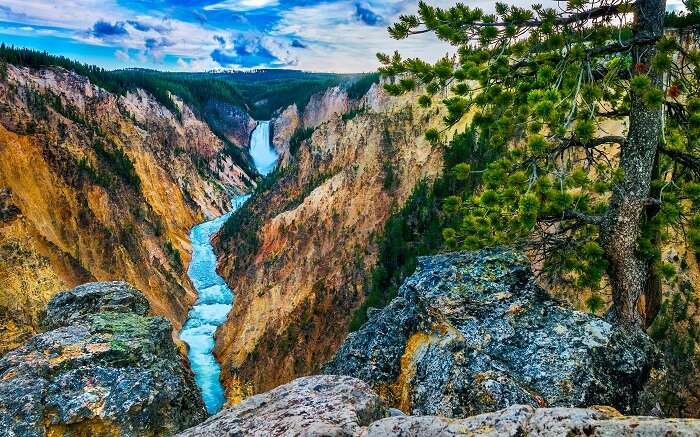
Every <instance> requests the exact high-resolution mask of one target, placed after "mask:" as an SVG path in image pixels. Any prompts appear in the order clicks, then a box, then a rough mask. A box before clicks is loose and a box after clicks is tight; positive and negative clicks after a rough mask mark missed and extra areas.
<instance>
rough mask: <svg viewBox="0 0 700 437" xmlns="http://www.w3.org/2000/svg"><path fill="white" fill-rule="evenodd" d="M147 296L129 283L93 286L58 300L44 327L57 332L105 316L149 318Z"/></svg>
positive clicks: (51, 303)
mask: <svg viewBox="0 0 700 437" xmlns="http://www.w3.org/2000/svg"><path fill="white" fill-rule="evenodd" d="M149 309H150V306H149V304H148V300H146V298H145V297H144V295H143V294H142V293H141V292H140V291H138V290H137V289H135V288H134V287H132V286H131V285H129V284H127V283H126V282H118V281H115V282H90V283H87V284H83V285H80V286H78V287H75V288H74V289H72V290H68V291H64V292H62V293H59V294H57V295H56V296H54V297H53V298H52V299H51V300H50V301H49V304H48V306H47V310H46V317H45V318H44V323H43V326H44V327H45V328H46V329H57V328H59V327H61V326H68V325H74V324H79V323H81V321H82V320H85V319H86V318H88V317H90V316H92V315H94V314H99V313H102V312H113V313H134V314H137V315H139V316H145V315H146V314H148V310H149Z"/></svg>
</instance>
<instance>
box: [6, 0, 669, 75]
mask: <svg viewBox="0 0 700 437" xmlns="http://www.w3.org/2000/svg"><path fill="white" fill-rule="evenodd" d="M515 2H516V3H520V4H526V3H530V1H529V0H515ZM669 2H670V3H680V0H669ZM431 3H432V4H435V5H438V6H443V7H445V6H450V5H452V4H454V3H455V1H449V0H432V1H431ZM466 3H467V4H468V5H470V6H481V7H482V8H484V9H486V10H489V9H491V8H492V7H493V4H494V2H492V1H488V0H470V1H466ZM541 3H543V4H544V5H545V6H548V5H549V3H552V5H554V3H555V2H554V1H542V2H541ZM417 4H418V0H383V1H381V0H0V41H2V42H4V43H6V44H11V45H16V46H23V47H30V48H34V49H40V50H47V51H49V52H51V53H56V54H61V55H65V56H69V57H71V58H75V59H78V60H80V61H83V62H87V63H94V64H98V65H101V66H103V67H105V68H123V67H144V68H157V69H161V70H178V71H207V70H212V69H222V68H236V69H247V68H261V67H266V68H297V69H303V70H310V71H335V72H361V71H371V70H374V69H375V68H376V67H377V61H376V58H375V56H374V55H375V53H376V52H378V51H383V52H392V51H394V50H399V51H401V52H402V53H403V54H404V55H408V56H420V57H422V58H426V59H429V60H434V59H437V58H439V57H441V56H443V55H444V54H445V53H446V52H447V50H448V47H447V46H445V45H444V44H442V43H440V42H438V41H437V40H436V39H435V38H434V37H432V36H430V35H420V36H417V37H413V38H410V39H408V40H405V41H394V40H391V39H390V38H389V36H388V34H387V32H386V27H387V25H388V24H390V23H392V22H393V21H394V20H396V18H398V16H399V15H401V14H407V13H414V12H415V11H416V9H417Z"/></svg>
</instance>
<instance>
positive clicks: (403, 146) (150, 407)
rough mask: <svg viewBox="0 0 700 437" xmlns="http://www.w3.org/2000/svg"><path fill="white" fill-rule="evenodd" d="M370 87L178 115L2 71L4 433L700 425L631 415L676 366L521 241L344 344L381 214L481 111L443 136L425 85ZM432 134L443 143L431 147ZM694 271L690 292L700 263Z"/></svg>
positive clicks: (378, 317)
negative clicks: (569, 291) (262, 107)
mask: <svg viewBox="0 0 700 437" xmlns="http://www.w3.org/2000/svg"><path fill="white" fill-rule="evenodd" d="M352 80H354V79H352ZM352 83H353V82H352V81H350V82H348V83H343V84H342V85H335V84H334V85H333V86H330V87H328V88H326V89H323V90H321V91H320V92H316V93H314V94H311V95H310V96H309V98H308V99H302V100H303V102H299V101H294V100H295V99H292V98H289V99H287V100H286V101H285V104H284V105H283V106H282V107H280V108H277V109H276V110H274V111H273V112H272V117H271V119H270V120H269V121H261V120H255V119H253V117H252V116H251V115H249V114H252V113H254V112H255V111H256V109H255V108H253V107H250V106H246V105H243V104H240V103H236V104H234V103H232V102H230V101H222V100H217V98H216V97H215V96H210V97H209V98H210V100H209V101H208V102H207V103H206V104H197V105H195V104H193V103H192V101H189V103H188V101H187V100H184V99H182V98H180V97H178V96H177V95H176V94H174V93H170V92H168V93H167V99H166V100H165V101H164V100H163V96H160V97H156V96H155V95H154V94H152V93H150V92H149V91H147V90H145V89H140V88H135V89H131V90H128V91H125V92H123V93H121V94H120V93H115V92H108V91H106V90H105V89H103V88H101V87H99V86H97V85H95V84H94V83H91V81H90V80H89V79H87V78H86V77H83V76H80V75H78V74H76V73H75V72H71V71H69V70H66V69H63V68H58V67H44V68H27V67H22V66H15V65H11V64H10V65H7V77H6V78H5V79H3V80H2V81H0V356H4V357H3V358H2V360H0V425H3V426H4V427H6V428H7V429H10V427H15V429H16V430H17V431H15V432H17V433H18V435H23V434H22V433H23V432H24V433H25V434H26V433H27V432H28V431H27V430H32V433H34V431H36V430H39V431H36V432H35V433H34V434H32V433H28V434H26V435H54V434H51V433H52V432H54V433H55V435H64V434H66V433H72V434H73V435H91V433H93V434H94V435H173V434H175V433H177V432H183V435H185V436H186V435H193V436H194V435H211V433H232V434H234V435H236V433H238V434H245V433H255V432H267V431H269V430H273V431H274V433H276V434H279V435H283V434H285V433H293V432H305V431H307V430H311V431H309V432H308V433H309V434H312V435H313V434H314V433H316V435H326V434H328V433H330V434H331V435H391V434H392V433H395V432H398V430H401V432H405V435H424V434H425V433H428V434H429V435H432V434H430V433H433V434H434V435H465V434H468V433H469V432H474V433H475V434H477V435H478V434H479V433H480V432H482V431H483V430H484V429H485V428H484V427H487V428H488V429H490V430H494V429H495V430H496V431H494V432H501V431H503V432H511V431H512V432H514V433H517V432H521V433H523V432H532V433H534V434H535V435H537V432H540V431H541V432H542V435H552V433H554V431H552V429H557V430H565V431H569V432H571V433H572V434H573V435H578V434H576V433H584V432H587V431H586V430H589V429H594V430H596V432H599V433H600V434H601V435H606V433H608V434H607V435H614V433H615V432H622V431H624V432H630V433H634V432H636V431H634V430H635V429H636V428H638V427H639V429H642V430H643V429H651V430H654V431H659V432H667V431H668V432H678V433H680V435H683V433H692V432H696V431H697V429H698V424H697V423H696V422H694V421H687V422H682V421H679V422H676V421H673V420H670V421H664V420H657V419H652V418H647V417H641V418H640V417H636V416H633V415H636V414H649V413H650V412H655V411H656V410H655V409H654V407H655V402H656V401H657V398H656V397H655V396H656V395H655V393H654V392H653V384H654V383H656V381H658V380H659V379H660V378H661V377H662V376H663V375H664V372H665V369H664V366H663V364H662V362H661V358H660V355H659V351H658V350H657V349H656V347H655V345H654V344H653V342H652V341H651V339H650V338H649V337H648V336H646V335H645V334H642V333H641V332H640V333H639V335H637V336H625V335H623V334H621V333H620V332H619V331H617V330H616V329H614V328H613V325H611V324H610V323H608V322H607V321H605V320H604V319H602V318H599V317H597V316H596V315H591V314H588V313H587V312H584V311H581V310H582V309H584V308H583V307H582V305H581V303H580V300H579V302H578V305H577V310H574V309H572V308H569V307H566V305H563V304H562V302H561V301H560V299H559V298H560V297H562V296H565V293H564V292H559V291H558V290H550V289H547V290H545V289H544V288H543V285H542V284H541V283H540V282H538V281H537V280H535V278H534V277H533V276H532V275H533V274H532V272H533V270H534V271H537V266H535V268H534V269H533V268H532V267H531V266H530V264H529V262H528V260H527V258H526V257H525V256H523V255H522V254H520V253H516V252H513V251H511V250H510V249H507V248H495V249H489V250H483V251H480V252H470V253H453V254H443V255H439V256H434V257H429V258H420V259H419V260H418V261H417V262H416V273H415V274H413V276H411V277H410V278H407V279H406V280H405V281H404V282H403V286H401V288H400V289H399V290H398V294H397V296H396V297H395V298H393V299H392V300H391V301H390V302H389V303H388V305H387V306H386V307H385V308H383V309H375V308H369V309H368V310H367V321H366V323H364V324H363V325H362V326H361V327H360V329H359V330H357V331H356V332H354V333H350V323H351V320H353V315H354V314H355V313H356V311H357V310H358V308H360V307H361V305H362V304H363V302H365V300H366V299H367V296H368V290H369V288H370V286H371V281H372V272H373V269H374V268H375V267H376V266H377V261H378V258H379V250H380V247H379V246H380V241H381V239H382V236H383V234H384V232H385V226H386V225H387V222H388V221H389V220H390V219H391V218H392V217H393V216H395V215H396V213H397V212H398V211H401V210H402V208H403V207H404V205H405V204H406V202H407V201H408V200H409V199H410V198H411V196H412V194H413V193H414V190H415V188H416V186H418V185H420V184H421V183H423V182H425V183H426V184H430V183H431V182H433V181H435V180H437V179H439V178H440V177H442V176H443V175H445V174H446V173H449V172H448V171H447V170H451V169H450V168H449V166H448V165H447V162H446V160H447V158H446V157H445V156H446V155H445V152H446V148H447V147H448V143H449V142H450V140H451V139H453V138H455V137H456V135H457V134H458V133H461V132H464V131H465V130H466V128H467V123H468V122H470V121H471V116H472V114H468V115H467V116H465V117H464V118H463V119H462V120H460V121H459V122H458V123H456V124H455V125H453V126H451V127H450V128H449V129H444V119H445V117H448V116H449V114H448V113H447V110H446V109H445V108H444V107H443V106H442V105H439V104H433V105H432V106H430V105H422V104H419V103H418V101H417V97H418V95H419V93H418V91H416V92H410V93H407V94H405V95H403V96H399V97H397V96H390V95H389V94H388V93H387V91H386V89H385V87H384V85H390V86H391V85H393V84H394V81H393V79H382V80H381V81H375V82H372V83H368V85H367V87H366V88H363V89H362V92H359V93H358V92H357V90H354V91H353V92H351V91H350V88H351V87H352ZM443 97H445V96H440V95H436V96H435V97H434V98H433V100H434V102H433V103H438V102H439V101H440V100H442V98H443ZM168 102H170V103H168ZM433 128H434V129H440V130H441V135H443V141H430V140H429V139H428V138H426V135H425V133H426V131H427V130H430V129H433ZM416 214H427V212H425V211H422V210H421V211H417V212H416ZM407 232H410V229H409V230H408V231H407ZM674 250H675V248H673V247H664V249H663V256H664V257H665V258H669V259H670V257H672V256H673V253H675V252H674ZM683 250H685V248H683ZM685 270H688V271H689V272H690V273H687V272H685V271H683V272H681V275H679V276H680V277H681V278H682V279H683V280H685V276H683V275H690V276H692V277H691V278H690V279H688V281H689V282H693V281H694V280H695V279H696V278H697V265H696V264H695V263H693V264H692V265H690V266H688V267H686V268H685ZM109 281H125V282H109ZM695 282H697V281H696V280H695ZM85 283H87V284H86V285H82V286H81V284H85ZM129 284H131V285H129ZM74 287H76V288H74ZM68 289H70V290H68ZM63 290H68V291H63ZM664 291H665V292H667V291H668V290H664ZM551 296H554V297H551ZM574 303H576V302H574ZM552 333H555V334H556V336H555V335H553V334H552ZM620 357H622V358H620ZM95 363H96V364H95ZM32 366H36V367H37V369H33V368H32ZM149 369H153V370H154V372H155V373H154V374H155V375H156V376H154V377H151V374H150V373H149ZM123 375H127V376H123ZM314 375H315V376H314ZM139 378H142V379H143V380H144V381H146V384H145V386H140V385H139V383H138V380H139ZM32 379H37V380H39V381H40V382H39V383H37V384H35V385H32V384H30V383H29V381H31V380H32ZM122 380H127V382H128V384H126V385H123V384H120V383H119V381H122ZM129 384H131V385H129ZM161 386H162V387H161ZM163 387H165V388H163ZM62 391H65V392H66V393H68V394H67V395H65V396H64V395H58V394H56V393H60V392H62ZM132 391H133V393H132ZM166 392H167V393H166ZM95 393H96V394H95ZM25 395H26V396H25ZM62 396H63V397H62ZM69 398H70V399H69ZM114 399H120V400H124V402H126V403H127V404H128V403H129V402H131V404H133V405H138V408H136V409H135V410H133V411H132V410H128V411H127V410H122V409H121V406H120V404H119V402H114ZM183 399H185V400H186V401H183ZM25 400H26V402H27V403H25V404H23V403H22V402H24V401H25ZM63 403H65V405H63ZM593 404H604V405H607V406H608V407H605V408H603V409H602V410H600V409H595V408H588V407H590V406H591V405H593ZM572 406H574V407H580V408H573V409H571V408H566V407H572ZM612 407H614V408H612ZM138 409H142V410H143V412H142V414H141V413H139V414H135V413H134V411H136V410H138ZM222 409H223V411H222ZM618 410H619V411H621V412H622V413H624V414H627V415H630V416H623V415H622V414H621V413H620V412H618ZM207 413H208V414H207ZM207 415H209V416H212V417H211V418H209V419H208V420H206V421H205V419H206V417H207ZM426 416H428V417H426ZM141 421H143V423H141ZM551 426H554V427H555V428H551ZM307 427H311V428H307ZM499 427H500V428H499ZM547 427H550V428H547ZM188 428H189V430H188ZM47 430H48V431H47ZM52 430H53V431H52ZM621 430H622V431H621ZM448 431H449V432H448ZM324 433H325V434H324ZM548 433H549V434H548ZM485 434H487V435H488V433H485Z"/></svg>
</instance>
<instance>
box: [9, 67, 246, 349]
mask: <svg viewBox="0 0 700 437" xmlns="http://www.w3.org/2000/svg"><path fill="white" fill-rule="evenodd" d="M57 102H60V104H58V103H57ZM179 104H180V108H181V116H180V118H177V117H175V116H174V115H173V114H172V113H170V112H169V111H168V110H167V109H165V108H164V107H163V106H161V105H160V104H158V102H157V101H156V100H155V99H154V98H153V97H151V96H150V95H148V94H146V93H144V92H138V93H129V94H127V95H126V96H123V97H120V96H115V95H112V94H110V93H107V92H106V91H104V90H102V89H100V88H97V87H95V86H93V85H92V84H90V82H89V81H88V80H87V79H85V78H83V77H81V76H78V75H76V74H73V73H70V72H68V71H66V70H63V69H44V70H38V71H37V70H29V69H26V68H15V67H14V66H9V70H8V80H7V81H5V82H0V354H1V353H3V352H4V351H6V350H8V349H11V348H13V347H15V346H17V345H18V344H19V343H20V342H21V341H23V340H24V339H26V338H27V337H28V336H29V335H31V334H32V333H34V332H35V331H36V329H37V325H38V323H39V319H40V313H41V311H42V310H43V308H45V305H46V302H47V301H48V299H49V298H50V297H51V296H53V295H54V294H55V293H56V292H58V291H60V290H61V289H65V288H69V287H73V286H75V285H78V284H80V283H82V282H86V281H93V280H113V279H119V280H126V281H129V282H131V283H132V284H134V285H135V286H137V287H138V288H140V289H142V290H143V291H144V293H145V294H146V296H147V298H148V299H149V301H150V303H151V307H152V310H153V312H154V313H155V314H158V315H163V316H165V317H167V318H168V319H169V320H170V321H171V322H172V323H173V324H174V326H175V327H176V328H178V327H179V326H180V325H181V323H182V322H183V321H184V318H185V317H186V314H187V310H188V308H189V306H190V304H191V303H192V302H193V300H194V298H195V294H194V290H193V287H192V286H191V284H190V282H189V280H188V278H187V275H186V273H185V268H186V266H187V264H188V262H189V253H190V246H189V240H188V232H189V229H190V227H191V226H192V225H194V224H195V223H197V222H199V221H201V220H203V219H204V218H205V217H206V216H208V217H211V216H215V215H218V214H220V213H221V212H222V211H223V210H224V209H225V208H226V207H227V202H228V200H227V197H228V196H227V194H226V191H225V189H230V190H238V191H242V190H245V189H246V187H247V185H248V184H249V180H248V176H247V175H246V174H245V173H244V172H243V171H242V170H241V169H240V168H238V167H236V166H235V165H234V164H233V162H232V161H231V159H230V158H229V157H228V156H226V155H224V154H223V153H222V151H223V150H224V144H223V143H222V142H221V140H219V139H218V138H217V137H216V136H215V135H214V134H213V133H212V132H211V130H210V129H209V127H208V126H207V125H206V124H205V123H203V122H202V121H200V120H198V119H197V118H196V117H195V115H194V114H193V113H192V111H190V110H189V108H187V107H186V106H185V105H184V104H182V103H181V102H179ZM98 144H99V146H98ZM125 161H128V162H130V163H131V164H130V166H131V170H129V164H125ZM198 166H199V169H198ZM125 168H126V170H125ZM134 175H135V176H134Z"/></svg>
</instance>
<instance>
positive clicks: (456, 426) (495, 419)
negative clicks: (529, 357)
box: [362, 405, 700, 437]
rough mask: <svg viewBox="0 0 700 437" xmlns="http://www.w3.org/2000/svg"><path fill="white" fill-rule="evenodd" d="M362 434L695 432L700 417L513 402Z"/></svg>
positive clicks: (394, 420) (385, 422) (392, 421)
mask: <svg viewBox="0 0 700 437" xmlns="http://www.w3.org/2000/svg"><path fill="white" fill-rule="evenodd" d="M362 435H363V437H389V436H396V435H400V436H402V437H443V436H444V437H453V436H484V437H486V436H489V437H497V436H498V437H502V436H503V437H505V436H530V437H555V436H571V437H573V436H581V437H584V436H585V437H588V436H605V437H618V436H629V437H632V436H639V437H655V436H697V435H700V421H699V420H694V419H688V420H681V419H656V418H653V417H625V416H622V415H621V414H620V413H618V412H617V411H615V410H614V409H612V408H605V407H603V408H599V409H582V408H541V409H537V410H533V408H532V407H530V406H527V405H515V406H512V407H508V408H506V409H504V410H500V411H496V412H494V413H486V414H481V415H478V416H474V417H469V418H466V419H447V418H444V417H437V416H420V417H417V416H406V417H390V418H386V419H382V420H379V421H377V422H374V423H373V424H371V425H370V426H369V428H368V429H367V431H365V432H364V434H362Z"/></svg>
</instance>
